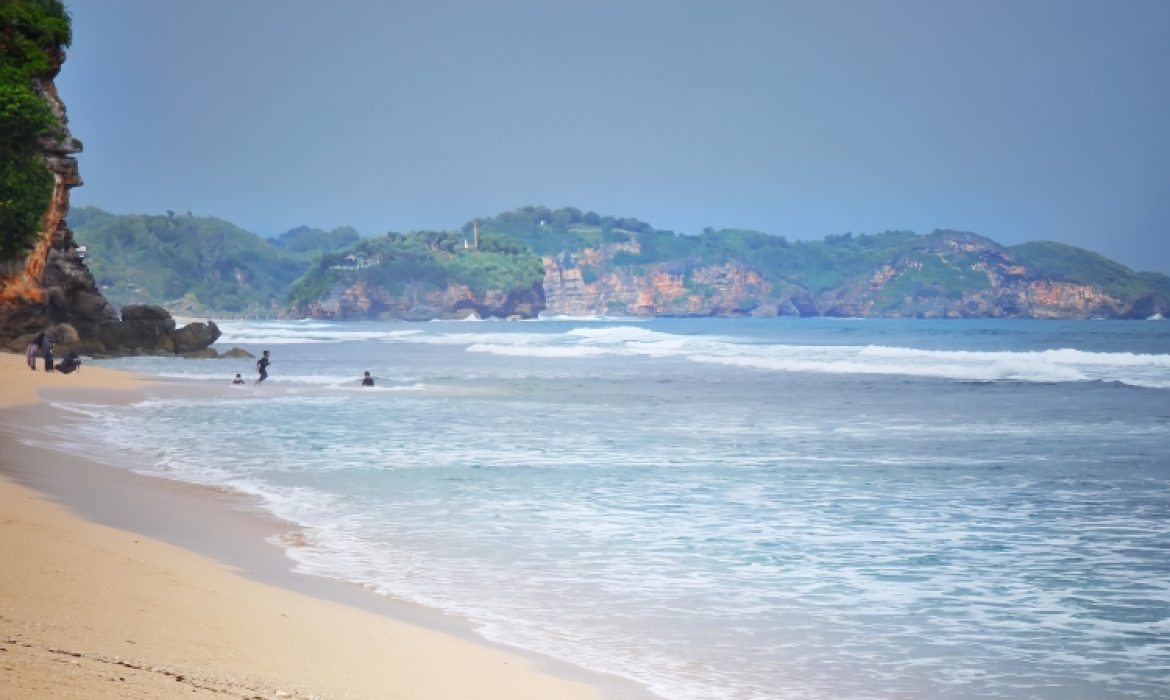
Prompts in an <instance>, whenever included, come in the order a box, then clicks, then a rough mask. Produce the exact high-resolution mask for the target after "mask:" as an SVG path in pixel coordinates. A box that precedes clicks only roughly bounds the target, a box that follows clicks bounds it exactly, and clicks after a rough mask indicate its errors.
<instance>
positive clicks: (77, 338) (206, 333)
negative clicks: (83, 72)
mask: <svg viewBox="0 0 1170 700" xmlns="http://www.w3.org/2000/svg"><path fill="white" fill-rule="evenodd" d="M63 61H64V55H63V54H55V55H53V56H50V61H49V63H50V66H51V67H50V69H49V72H48V73H47V74H45V75H43V76H41V78H40V80H39V81H38V91H39V93H40V95H41V97H42V99H44V100H45V102H46V104H48V105H49V108H50V109H51V110H52V112H53V114H54V115H55V116H56V117H57V120H58V122H59V126H60V135H59V136H58V137H54V138H45V139H42V140H41V148H42V150H43V153H44V159H45V167H46V168H48V170H49V171H50V172H51V173H52V174H53V180H54V187H53V196H52V200H51V202H50V204H49V209H48V211H46V212H45V216H44V220H43V226H42V228H41V235H40V238H39V240H38V241H37V243H36V245H35V246H34V247H33V249H32V251H31V252H30V253H29V254H28V256H27V257H25V258H24V259H21V260H7V261H3V262H2V263H0V345H2V346H4V347H7V348H8V349H10V350H14V351H18V352H19V351H22V350H23V349H24V345H25V344H26V343H27V340H28V338H31V337H32V336H33V335H35V334H36V333H38V332H40V331H42V330H49V331H50V332H52V333H53V335H54V338H55V339H56V342H57V343H58V345H59V346H61V348H62V349H63V350H77V351H79V352H82V353H85V354H90V355H104V356H110V355H129V354H139V353H150V354H157V353H174V352H175V348H176V341H175V336H176V331H175V322H174V319H173V318H171V316H170V314H169V313H168V312H167V311H165V310H164V309H161V308H159V307H148V309H149V310H145V309H134V308H133V307H127V308H126V309H124V310H123V317H122V318H121V319H120V318H119V317H118V313H117V311H116V310H115V309H114V306H113V305H112V304H110V302H109V301H108V300H106V298H105V297H104V296H102V293H101V291H100V290H99V289H98V287H97V283H96V281H95V280H94V278H93V275H92V274H91V273H90V271H89V269H88V268H87V267H86V266H85V260H84V258H83V256H82V255H81V254H80V252H79V251H78V247H77V244H76V243H74V241H73V231H71V230H70V229H69V227H68V226H67V225H66V223H65V217H66V216H67V215H68V213H69V190H71V189H72V188H74V187H77V186H80V185H81V184H82V182H81V177H80V175H79V174H78V170H77V159H76V158H74V157H73V154H75V153H77V152H79V151H80V150H81V144H79V143H78V142H77V141H76V140H74V139H73V137H72V135H71V134H70V133H69V130H68V119H67V118H66V114H65V105H64V103H63V102H62V101H61V99H60V97H59V96H58V95H57V87H56V85H55V84H54V82H53V79H54V78H55V77H56V75H57V71H58V69H59V68H60V65H61V63H62V62H63ZM127 312H128V315H127ZM197 325H204V324H197ZM207 325H210V329H208V328H202V329H193V330H192V331H190V332H186V333H183V335H182V336H181V338H182V339H181V340H180V341H179V345H181V346H182V347H184V348H192V349H201V348H205V347H208V346H210V345H211V343H213V342H215V339H216V338H218V337H219V329H218V328H216V327H215V324H207ZM184 330H185V329H184ZM180 332H182V331H180ZM204 342H205V344H204V345H201V346H200V345H199V344H200V343H204ZM196 346H198V347H196Z"/></svg>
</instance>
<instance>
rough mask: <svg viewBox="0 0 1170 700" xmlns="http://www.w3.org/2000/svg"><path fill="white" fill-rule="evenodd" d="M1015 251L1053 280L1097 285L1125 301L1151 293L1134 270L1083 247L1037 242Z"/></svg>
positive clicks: (1019, 246)
mask: <svg viewBox="0 0 1170 700" xmlns="http://www.w3.org/2000/svg"><path fill="white" fill-rule="evenodd" d="M1011 251H1012V252H1013V253H1015V254H1016V255H1017V256H1019V257H1020V259H1021V260H1023V261H1024V262H1026V263H1028V264H1029V265H1032V266H1033V267H1035V268H1037V269H1040V270H1044V274H1045V275H1046V276H1047V277H1049V278H1051V279H1053V280H1058V281H1061V282H1081V283H1084V284H1092V285H1096V286H1098V287H1100V288H1101V289H1103V290H1104V291H1106V292H1108V293H1109V294H1112V295H1113V296H1115V297H1117V298H1119V299H1124V300H1129V299H1133V298H1135V297H1138V296H1141V295H1142V294H1145V293H1147V292H1148V291H1149V289H1148V287H1149V284H1148V281H1147V280H1144V279H1143V278H1142V276H1140V275H1137V274H1135V273H1134V271H1133V270H1131V269H1129V268H1128V267H1126V266H1125V265H1122V264H1121V263H1118V262H1114V261H1112V260H1110V259H1109V258H1107V257H1105V256H1103V255H1098V254H1097V253H1093V252H1091V251H1088V250H1085V249H1083V248H1077V247H1075V246H1071V245H1067V244H1065V243H1057V242H1054V241H1033V242H1031V243H1022V244H1020V245H1017V246H1012V247H1011ZM1162 277H1164V275H1163V276H1162Z"/></svg>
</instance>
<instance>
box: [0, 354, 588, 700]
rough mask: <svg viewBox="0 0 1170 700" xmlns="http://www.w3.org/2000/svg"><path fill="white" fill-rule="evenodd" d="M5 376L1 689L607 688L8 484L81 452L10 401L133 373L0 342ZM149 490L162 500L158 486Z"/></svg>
mask: <svg viewBox="0 0 1170 700" xmlns="http://www.w3.org/2000/svg"><path fill="white" fill-rule="evenodd" d="M0 377H2V379H0V698H2V699H3V700H23V699H24V698H29V699H32V698H37V699H39V698H87V699H88V698H101V697H112V698H178V697H182V698H212V697H214V698H231V697H237V698H241V697H242V698H395V699H401V700H409V699H414V698H418V699H422V698H426V699H443V700H448V699H450V700H471V699H475V698H484V699H485V700H486V699H492V700H497V699H506V698H515V699H523V698H531V699H533V700H537V699H539V700H559V699H570V698H579V699H586V698H589V699H593V700H597V699H598V698H600V697H601V696H602V694H601V690H600V688H599V687H597V686H594V685H591V684H587V683H585V682H584V681H577V680H567V679H565V678H561V677H558V676H556V675H553V674H552V673H551V672H549V671H546V670H545V667H544V665H543V664H537V662H536V661H535V660H533V659H532V658H529V657H527V656H525V655H522V654H520V653H513V652H511V651H508V650H505V649H500V648H496V647H494V646H491V645H488V644H486V643H480V642H477V641H475V640H473V639H468V638H466V637H463V636H460V635H458V634H455V633H450V632H447V631H444V630H443V629H438V628H433V627H427V626H423V625H418V624H414V623H412V622H407V621H404V620H401V619H395V618H393V617H388V616H386V615H381V614H377V613H375V612H371V611H370V610H368V609H361V608H359V607H355V606H350V605H345V604H342V603H340V602H336V601H331V600H327V599H323V598H320V597H315V596H310V595H306V594H304V593H300V592H297V591H294V590H289V589H286V588H283V587H277V586H273V585H268V584H265V583H260V582H258V581H256V580H254V579H253V578H250V577H248V576H245V575H243V574H242V573H241V572H240V571H238V570H235V569H233V568H232V567H231V566H229V565H227V564H224V563H222V562H221V561H218V560H216V559H212V558H209V557H207V556H204V555H202V554H196V553H194V552H193V551H191V549H188V548H183V547H179V546H177V545H174V544H170V543H168V542H164V541H161V540H158V539H152V538H150V537H145V536H143V535H142V534H137V533H136V532H134V531H132V530H130V529H117V528H114V527H110V526H108V525H102V524H98V523H96V522H92V521H90V520H87V519H85V518H83V517H81V516H79V515H78V514H77V513H76V512H74V511H73V510H70V509H69V508H67V507H65V506H64V505H61V504H60V503H57V502H53V501H51V500H49V498H48V496H46V495H44V494H42V493H39V492H38V491H34V490H32V489H30V488H27V487H26V486H23V485H20V484H18V483H17V482H16V481H14V480H13V479H14V478H15V477H14V475H17V474H20V473H22V472H23V473H25V474H29V473H36V472H39V471H40V470H41V469H42V468H43V467H44V465H45V464H48V463H52V462H53V461H54V460H58V461H59V460H68V461H71V462H73V463H74V464H73V465H72V466H71V467H70V468H72V469H77V468H78V466H77V463H78V462H79V460H80V459H81V457H80V456H69V455H63V454H61V453H58V452H55V451H51V450H45V449H41V448H36V447H30V446H27V445H23V444H20V443H21V441H20V440H19V439H18V438H19V436H21V435H24V434H28V432H29V431H31V430H34V429H35V427H34V426H30V425H28V419H27V417H28V416H29V415H32V414H31V413H30V412H29V410H21V409H15V408H14V407H18V406H26V407H30V406H31V407H33V408H32V410H34V411H35V410H36V409H35V404H37V403H38V401H39V399H38V396H39V395H40V394H41V392H44V391H45V390H51V392H52V393H53V394H54V395H55V396H59V395H60V394H58V393H57V392H59V391H62V390H65V389H66V388H67V389H68V390H79V389H89V390H99V389H100V390H103V391H107V392H109V391H112V392H133V391H134V390H135V387H136V386H138V385H139V383H140V382H142V381H143V380H142V379H141V378H138V377H135V376H133V375H129V374H125V373H120V372H116V371H112V370H103V369H100V368H96V367H90V366H84V367H83V368H82V370H81V372H79V373H74V374H71V375H67V376H66V375H60V374H56V373H45V372H43V371H40V370H38V371H37V372H31V371H29V369H28V368H27V366H26V365H25V361H24V357H23V356H19V355H10V354H3V353H0ZM22 420H23V421H24V423H23V424H22V423H21V421H22ZM93 467H94V469H96V470H98V471H97V472H95V473H99V474H100V473H101V472H100V470H101V469H102V468H105V469H109V468H108V467H101V466H99V465H96V464H95V465H93ZM81 468H85V463H83V462H82V463H81ZM46 471H49V470H46ZM118 471H124V470H118ZM121 478H138V477H133V476H132V475H126V476H123V477H121ZM22 481H26V482H28V481H32V482H35V481H36V480H35V479H33V480H27V479H26V480H22ZM91 485H96V484H91ZM82 486H83V487H84V483H83V484H82ZM173 488H175V489H178V490H177V491H176V493H180V492H181V489H182V487H179V486H174V487H173ZM76 491H78V492H80V493H75V494H74V495H73V498H75V499H76V498H89V499H90V500H101V499H110V500H112V501H114V502H112V503H105V504H104V507H106V508H108V509H114V510H117V509H118V508H122V509H131V510H132V509H134V508H137V507H139V505H136V503H138V501H135V499H133V498H129V497H127V498H125V499H123V500H124V502H119V499H118V496H117V494H118V493H123V492H125V493H128V491H126V490H121V491H120V490H119V489H118V488H114V487H109V486H108V487H107V488H106V489H105V491H102V490H101V489H96V488H95V489H93V492H92V493H89V492H86V491H83V489H76ZM103 493H104V494H106V495H102V494H103ZM151 495H154V496H158V498H155V499H154V500H155V501H156V502H163V503H165V502H166V498H165V494H161V493H160V492H158V490H157V489H156V490H155V492H154V493H153V494H151ZM49 496H53V497H57V498H60V499H61V500H63V501H64V502H66V503H68V502H70V500H69V497H68V496H67V495H62V494H57V493H54V492H53V491H52V490H50V491H49ZM140 500H141V495H140ZM79 510H80V511H81V512H83V513H88V512H89V511H88V510H87V509H85V508H80V509H79ZM224 521H225V522H229V523H230V522H235V521H234V520H232V519H231V518H225V519H224ZM115 522H116V521H115ZM204 523H205V524H207V525H209V527H208V531H209V532H212V531H214V530H215V528H214V527H211V525H212V524H211V523H207V522H206V521H204ZM221 526H222V524H221ZM186 529H187V530H192V529H196V530H197V529H198V526H195V527H186ZM148 531H149V530H148ZM188 534H189V535H191V534H192V533H190V532H188ZM194 536H196V537H197V536H198V533H197V532H196V533H194ZM225 536H227V537H231V534H230V533H228V534H227V535H225ZM254 536H256V533H251V532H249V533H246V537H248V538H252V537H254ZM236 537H237V538H239V537H240V535H239V534H238V533H237V534H236ZM168 539H170V538H168ZM195 549H198V548H195ZM360 595H365V596H368V597H370V598H373V597H375V596H373V594H367V593H364V592H360Z"/></svg>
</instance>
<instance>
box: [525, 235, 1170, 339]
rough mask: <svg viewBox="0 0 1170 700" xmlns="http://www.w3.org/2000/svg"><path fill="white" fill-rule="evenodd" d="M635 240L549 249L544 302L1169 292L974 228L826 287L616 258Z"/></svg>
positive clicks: (908, 300) (816, 307)
mask: <svg viewBox="0 0 1170 700" xmlns="http://www.w3.org/2000/svg"><path fill="white" fill-rule="evenodd" d="M622 252H628V253H633V254H637V253H638V252H640V249H639V246H638V243H637V242H636V241H632V242H629V243H623V244H621V245H614V246H608V247H606V248H605V249H601V248H587V249H584V250H582V251H580V252H578V253H574V254H571V255H570V254H566V253H562V254H560V255H556V256H546V257H545V258H544V267H545V278H544V291H545V295H546V299H547V311H548V312H549V313H551V314H558V315H560V314H563V315H632V316H663V315H666V316H743V315H754V316H776V315H800V316H853V317H869V316H886V317H920V318H976V317H1027V318H1097V317H1106V318H1131V317H1132V318H1137V317H1142V318H1144V317H1145V316H1148V315H1150V314H1151V313H1152V312H1157V311H1161V312H1162V313H1165V311H1166V308H1165V307H1167V306H1170V302H1168V301H1167V300H1166V299H1153V298H1142V299H1135V300H1128V301H1126V300H1122V299H1119V298H1118V297H1116V296H1114V295H1111V294H1109V293H1107V292H1106V291H1104V290H1103V289H1102V288H1100V287H1098V286H1096V285H1092V284H1085V283H1079V282H1069V281H1061V280H1057V279H1050V278H1048V277H1045V276H1044V275H1043V274H1041V272H1039V271H1038V270H1035V269H1033V268H1032V267H1030V266H1029V265H1027V264H1026V263H1024V262H1023V261H1022V260H1020V259H1018V258H1017V257H1016V256H1014V255H1013V254H1012V253H1011V251H1009V250H1008V249H1006V248H1004V247H1003V246H1000V245H999V244H997V243H995V242H994V241H991V240H989V239H986V238H983V237H981V236H977V235H975V234H971V233H963V232H943V233H936V234H934V235H932V236H927V237H924V238H922V239H921V241H919V242H917V243H915V244H914V245H913V246H910V247H908V248H907V249H906V250H904V251H902V252H901V253H900V254H898V255H896V256H894V257H893V258H892V259H890V260H888V261H886V262H883V263H880V264H876V265H873V266H871V267H869V268H867V269H865V270H864V271H862V272H860V273H854V274H852V275H849V276H846V277H845V278H844V279H843V280H841V281H840V283H838V284H835V285H832V286H831V287H829V288H825V289H817V288H810V286H806V284H803V283H802V280H801V279H800V278H799V277H796V276H794V277H793V278H792V279H782V280H767V279H764V278H763V277H761V275H760V274H759V273H757V272H755V271H754V270H753V269H752V268H751V267H749V265H748V264H747V263H745V262H743V261H730V262H726V263H724V264H722V265H706V266H702V265H693V264H690V263H688V262H686V261H672V262H666V263H658V264H650V265H616V264H614V258H615V256H616V255H618V254H619V253H622Z"/></svg>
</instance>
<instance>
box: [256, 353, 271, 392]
mask: <svg viewBox="0 0 1170 700" xmlns="http://www.w3.org/2000/svg"><path fill="white" fill-rule="evenodd" d="M270 362H271V360H269V359H268V351H267V350H265V351H264V354H263V355H261V356H260V359H259V360H256V371H257V372H259V373H260V376H259V377H257V378H256V386H260V384H261V383H262V382H263V381H264V380H265V379H268V365H269V363H270Z"/></svg>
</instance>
